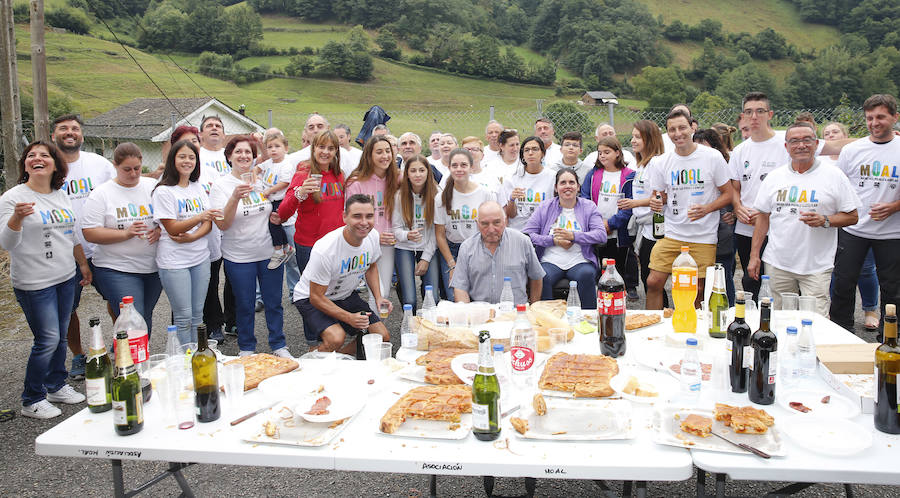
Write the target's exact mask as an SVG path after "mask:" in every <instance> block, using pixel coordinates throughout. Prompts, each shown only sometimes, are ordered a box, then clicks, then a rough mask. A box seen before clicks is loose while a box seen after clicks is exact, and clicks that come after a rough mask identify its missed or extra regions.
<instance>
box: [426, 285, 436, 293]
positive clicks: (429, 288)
mask: <svg viewBox="0 0 900 498" xmlns="http://www.w3.org/2000/svg"><path fill="white" fill-rule="evenodd" d="M431 289H434V287H432V286H430V285H426V286H425V292H429V291H430V290H431Z"/></svg>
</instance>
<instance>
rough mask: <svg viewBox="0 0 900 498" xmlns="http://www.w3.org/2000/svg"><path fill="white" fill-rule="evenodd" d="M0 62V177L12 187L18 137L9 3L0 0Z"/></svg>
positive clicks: (19, 119) (19, 120) (19, 122)
mask: <svg viewBox="0 0 900 498" xmlns="http://www.w3.org/2000/svg"><path fill="white" fill-rule="evenodd" d="M0 60H2V66H0V67H2V71H0V114H2V115H3V118H4V119H3V120H2V124H0V126H2V128H0V136H2V137H3V144H2V146H3V177H4V180H6V186H7V187H12V186H13V185H15V184H16V180H18V176H19V171H18V170H19V168H18V162H19V137H20V136H21V135H22V112H21V109H20V108H19V88H18V87H19V83H18V75H17V74H16V70H17V64H16V34H15V24H14V23H13V14H12V0H0ZM4 74H5V75H4Z"/></svg>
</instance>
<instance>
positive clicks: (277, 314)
mask: <svg viewBox="0 0 900 498" xmlns="http://www.w3.org/2000/svg"><path fill="white" fill-rule="evenodd" d="M254 159H256V149H255V148H254V147H253V142H252V139H251V138H250V137H249V136H248V135H238V136H235V137H232V138H231V140H229V141H228V145H226V146H225V160H226V161H227V162H228V165H229V166H230V168H231V174H229V175H225V176H222V177H221V178H219V179H218V180H216V182H215V183H214V184H213V186H212V189H211V190H210V192H209V201H210V204H211V205H212V206H213V207H215V208H216V209H218V210H221V212H222V216H221V217H220V218H219V219H216V220H215V223H216V226H217V227H219V230H221V231H222V257H223V258H224V259H225V261H224V266H225V275H227V276H228V279H229V280H230V281H231V289H232V291H233V292H234V307H235V310H234V323H235V325H236V326H237V335H238V337H237V341H238V348H239V349H240V355H241V356H248V355H251V354H254V353H255V352H256V335H255V333H254V322H255V319H254V315H255V303H256V284H257V283H259V290H260V293H261V294H262V301H263V306H264V308H265V313H266V325H267V326H268V329H269V347H270V348H272V352H273V353H274V354H275V355H276V356H281V357H285V358H289V357H290V356H291V355H290V353H289V352H288V349H287V343H286V341H285V338H284V330H283V325H284V310H283V309H282V307H281V287H282V281H283V277H284V270H283V268H282V267H281V266H280V265H279V266H276V267H275V268H270V265H269V260H270V258H271V256H272V251H271V249H270V248H271V247H272V237H271V235H269V221H270V218H272V216H271V215H272V201H270V200H269V199H268V198H267V197H266V196H264V195H262V194H261V193H260V190H261V188H260V186H259V184H258V183H257V182H254V181H253V173H252V171H253V160H254ZM273 221H275V222H276V223H277V222H280V221H281V220H280V219H278V218H277V215H276V216H275V217H274V218H273Z"/></svg>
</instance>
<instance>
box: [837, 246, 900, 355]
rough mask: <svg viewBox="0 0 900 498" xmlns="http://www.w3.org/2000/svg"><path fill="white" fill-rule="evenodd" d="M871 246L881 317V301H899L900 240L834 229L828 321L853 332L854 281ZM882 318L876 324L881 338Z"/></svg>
mask: <svg viewBox="0 0 900 498" xmlns="http://www.w3.org/2000/svg"><path fill="white" fill-rule="evenodd" d="M869 248H872V253H873V254H874V255H875V272H876V274H877V275H878V285H879V287H880V290H881V294H880V296H881V299H880V301H881V316H884V305H885V304H900V273H898V272H900V251H898V248H900V240H898V239H884V240H878V239H867V238H864V237H857V236H856V235H853V234H850V233H847V232H845V231H844V230H843V229H840V230H838V247H837V253H836V254H835V255H834V281H833V284H832V293H831V309H830V310H829V314H830V315H831V321H833V322H834V323H836V324H838V325H840V326H841V327H844V328H845V329H847V330H849V331H851V332H852V331H853V323H854V322H853V313H854V311H855V310H856V284H857V280H859V273H860V270H861V269H862V265H863V260H865V259H866V253H867V252H869ZM883 323H884V321H883V320H882V321H880V322H879V325H878V336H879V337H881V331H882V330H883V325H882V324H883Z"/></svg>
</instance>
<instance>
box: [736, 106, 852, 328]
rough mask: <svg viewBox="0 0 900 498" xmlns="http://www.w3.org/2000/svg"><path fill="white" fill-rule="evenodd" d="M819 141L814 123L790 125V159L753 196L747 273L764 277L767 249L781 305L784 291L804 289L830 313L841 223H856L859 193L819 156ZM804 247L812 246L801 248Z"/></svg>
mask: <svg viewBox="0 0 900 498" xmlns="http://www.w3.org/2000/svg"><path fill="white" fill-rule="evenodd" d="M818 146H819V140H818V139H817V138H816V129H815V128H814V127H813V126H812V125H811V124H809V123H806V122H797V123H794V124H792V125H791V126H789V127H788V129H787V132H786V133H785V143H784V147H785V149H786V150H787V153H788V155H789V156H790V158H791V162H790V163H789V164H786V165H782V166H780V167H778V168H775V169H774V170H772V171H771V172H770V173H769V174H768V175H767V176H766V178H765V179H764V180H763V181H762V183H761V184H760V185H759V189H758V194H757V196H756V199H755V201H754V202H753V208H754V209H755V210H756V212H757V214H756V215H755V216H756V223H755V224H754V228H753V241H752V244H751V249H750V263H749V264H748V266H747V273H749V274H750V276H751V277H752V278H753V279H759V274H760V267H761V263H760V254H761V253H762V261H765V262H766V272H767V274H768V275H769V278H770V282H771V287H772V294H773V297H774V299H775V303H774V304H775V307H776V308H780V307H781V296H782V294H785V293H797V292H798V291H799V293H800V294H802V295H804V296H813V297H815V298H816V311H817V312H818V313H820V314H822V315H826V314H827V313H828V305H829V302H830V298H829V292H828V289H829V286H830V285H831V272H832V269H833V268H834V253H835V250H836V249H837V242H838V233H837V232H838V231H837V228H839V227H845V226H849V225H853V224H855V223H856V221H857V218H858V216H857V212H856V207H857V205H858V204H859V197H857V196H856V194H855V193H854V191H853V188H852V187H851V186H850V180H848V179H847V177H846V176H845V175H844V174H843V173H842V172H841V170H839V169H837V168H836V167H834V166H830V165H828V164H824V163H822V162H820V161H818V160H817V159H816V149H817V148H818ZM767 235H768V236H769V237H768V240H769V243H768V245H767V246H766V249H765V251H763V241H764V240H765V238H766V236H767ZM802 248H808V249H811V250H809V251H803V252H802V253H800V252H798V251H797V249H802ZM801 254H802V255H801Z"/></svg>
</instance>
